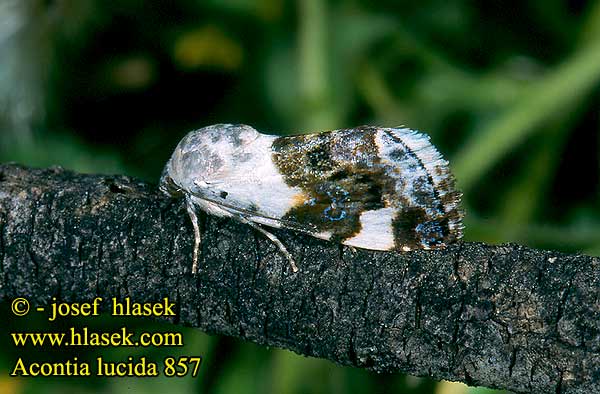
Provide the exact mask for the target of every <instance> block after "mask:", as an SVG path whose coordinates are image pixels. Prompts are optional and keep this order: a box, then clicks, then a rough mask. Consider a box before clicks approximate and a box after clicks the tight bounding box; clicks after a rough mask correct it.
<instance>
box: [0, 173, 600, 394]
mask: <svg viewBox="0 0 600 394" xmlns="http://www.w3.org/2000/svg"><path fill="white" fill-rule="evenodd" d="M275 233H276V234H277V235H278V236H279V238H280V239H281V240H282V241H283V242H284V244H285V245H286V246H287V247H288V249H289V250H290V252H291V253H292V254H293V255H294V256H295V258H296V261H297V264H298V267H299V268H300V271H299V272H298V273H295V274H294V273H292V272H291V270H290V268H289V265H288V262H287V260H285V258H284V257H283V256H282V255H281V254H280V253H279V252H278V250H277V248H276V247H275V245H273V244H272V243H270V242H269V241H268V240H267V239H266V238H264V237H263V236H262V235H260V234H257V233H255V232H254V231H253V230H252V229H250V228H249V227H248V226H244V225H241V224H238V223H235V222H233V221H231V220H225V219H215V218H211V217H206V216H203V217H202V235H203V243H202V250H201V259H200V262H199V263H200V264H199V266H200V272H199V274H198V275H196V276H192V275H191V274H190V269H191V257H192V241H193V240H192V238H193V235H192V227H191V224H190V221H189V218H188V216H187V214H186V212H185V209H184V207H183V204H182V202H181V201H177V200H169V199H166V198H164V197H162V196H160V195H159V194H158V192H157V190H156V187H155V186H154V185H148V184H145V183H143V182H140V181H137V180H134V179H131V178H127V177H122V176H101V175H82V174H76V173H73V172H69V171H65V170H62V169H60V168H52V169H42V170H38V169H30V168H26V167H21V166H17V165H2V166H0V300H2V301H4V302H6V301H9V300H11V299H12V298H15V297H27V298H29V299H30V301H31V302H33V303H36V302H37V303H39V304H45V303H47V302H48V300H49V299H50V298H51V297H53V296H55V297H57V298H59V299H61V300H64V301H91V300H92V299H93V298H94V297H95V296H101V297H103V298H104V299H109V298H110V297H115V296H116V297H126V296H129V297H131V299H132V300H134V301H142V302H147V301H158V300H161V299H162V298H163V297H169V298H171V299H172V300H174V301H175V302H176V304H177V317H176V318H175V319H173V323H176V324H184V325H189V326H194V327H198V328H199V329H201V330H203V331H205V332H208V333H215V334H222V335H230V336H235V337H239V338H243V339H247V340H250V341H253V342H256V343H259V344H264V345H270V346H279V347H283V348H287V349H291V350H294V351H296V352H298V353H300V354H305V355H311V356H315V357H321V358H326V359H329V360H332V361H335V362H337V363H340V364H344V365H353V366H356V367H360V368H368V369H372V370H376V371H388V372H389V371H391V372H394V371H401V372H407V373H410V374H415V375H420V376H430V377H433V378H436V379H450V380H459V381H463V382H466V383H468V384H471V385H482V386H488V387H497V388H506V389H510V390H513V391H515V392H535V393H599V392H600V260H599V259H598V258H594V257H587V256H574V255H565V254H561V253H557V252H551V251H540V250H534V249H530V248H526V247H523V246H519V245H513V244H507V245H498V246H496V245H494V246H492V245H485V244H481V243H459V244H456V245H452V246H450V247H448V248H447V249H445V250H442V251H419V252H411V253H404V254H400V253H392V252H374V251H366V250H356V251H352V250H351V249H349V248H346V247H341V246H339V245H336V244H332V243H329V242H325V241H320V240H316V239H313V238H311V237H307V236H303V235H300V234H296V233H293V232H290V231H275Z"/></svg>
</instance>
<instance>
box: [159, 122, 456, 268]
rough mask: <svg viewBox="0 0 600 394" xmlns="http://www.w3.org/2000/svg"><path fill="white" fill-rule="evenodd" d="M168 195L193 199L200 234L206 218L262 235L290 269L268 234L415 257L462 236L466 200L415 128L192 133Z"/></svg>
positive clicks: (181, 148) (167, 182) (224, 128)
mask: <svg viewBox="0 0 600 394" xmlns="http://www.w3.org/2000/svg"><path fill="white" fill-rule="evenodd" d="M161 190H163V191H164V192H167V193H169V194H171V195H175V194H177V193H181V194H183V195H185V196H186V202H187V204H188V212H190V217H191V218H192V224H193V226H194V232H195V252H194V265H193V271H194V272H196V267H197V256H198V248H199V245H200V234H199V230H197V219H195V217H194V216H195V212H196V211H197V210H203V211H205V212H207V213H209V214H212V215H216V216H227V217H231V218H233V219H236V220H238V221H240V222H242V223H245V224H247V225H250V226H252V227H253V228H255V229H256V230H257V231H259V232H261V233H262V234H263V235H265V236H266V237H267V238H269V239H270V240H271V241H272V242H273V243H275V245H276V246H277V247H278V248H279V250H280V251H281V252H282V254H283V255H284V256H285V257H286V258H287V259H288V260H289V261H290V266H291V267H292V269H293V271H296V270H297V268H296V266H295V263H294V260H293V257H292V255H291V254H290V253H289V252H288V251H287V249H286V248H285V246H284V245H283V243H281V242H280V241H279V239H277V237H275V235H273V234H272V233H270V232H268V231H267V230H266V229H265V228H263V227H262V226H269V227H275V228H285V229H291V230H294V231H300V232H303V233H307V234H309V235H312V236H314V237H317V238H322V239H330V240H333V241H336V242H340V243H343V244H346V245H350V246H355V247H359V248H365V249H375V250H398V251H409V250H414V249H435V248H440V247H444V246H445V245H447V244H448V243H450V242H453V241H455V240H457V239H460V238H461V236H462V216H463V214H462V211H461V209H460V197H461V195H460V192H458V191H457V190H456V189H455V187H454V178H453V176H452V174H451V173H450V170H449V168H448V162H447V161H445V160H444V159H443V158H442V156H441V155H440V153H439V152H438V151H437V150H436V149H435V147H433V145H431V143H430V142H429V138H428V137H427V136H425V135H424V134H421V133H419V132H416V131H413V130H410V129H406V128H379V127H371V126H362V127H358V128H354V129H344V130H334V131H328V132H323V133H316V134H308V135H307V134H305V135H298V136H288V137H275V136H271V135H265V134H261V133H259V132H258V131H256V130H254V129H253V128H251V127H250V126H244V125H227V124H221V125H214V126H208V127H205V128H203V129H200V130H196V131H193V132H191V133H189V134H188V135H187V136H186V137H184V139H183V140H182V141H181V142H180V143H179V145H178V146H177V148H176V149H175V152H174V153H173V156H172V157H171V159H170V160H169V162H168V163H167V166H166V167H165V176H163V178H162V179H161Z"/></svg>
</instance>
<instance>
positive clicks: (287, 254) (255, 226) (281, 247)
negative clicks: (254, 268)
mask: <svg viewBox="0 0 600 394" xmlns="http://www.w3.org/2000/svg"><path fill="white" fill-rule="evenodd" d="M238 220H239V221H240V222H242V223H245V224H247V225H249V226H250V227H252V228H253V229H255V230H258V231H260V232H261V233H263V234H264V235H265V237H267V238H269V239H270V240H271V241H272V242H273V243H274V244H275V245H277V247H278V248H279V250H280V251H281V253H283V254H284V256H285V257H286V258H287V259H288V261H289V262H290V267H292V271H293V272H298V267H297V266H296V263H295V262H294V258H293V257H292V255H291V254H290V252H288V250H287V249H286V247H285V245H283V243H281V241H280V240H279V238H277V237H276V236H275V235H274V234H271V233H270V232H268V231H267V230H265V229H264V228H262V227H261V226H260V225H258V224H256V223H254V222H252V221H250V220H248V219H246V218H244V217H239V218H238Z"/></svg>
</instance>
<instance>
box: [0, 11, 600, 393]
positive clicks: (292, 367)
mask: <svg viewBox="0 0 600 394" xmlns="http://www.w3.org/2000/svg"><path fill="white" fill-rule="evenodd" d="M599 81H600V1H583V0H571V1H558V0H529V1H500V0H489V1H467V0H424V1H420V2H410V1H398V0H385V1H379V2H376V3H375V2H369V1H364V0H363V1H361V0H349V1H342V0H339V1H334V0H332V1H325V0H305V1H302V0H298V1H289V0H204V1H201V0H177V1H141V0H119V1H103V0H0V162H5V161H17V162H20V163H23V164H27V165H31V166H41V167H45V166H50V165H62V166H64V167H66V168H70V169H74V170H77V171H82V172H91V173H119V174H128V175H133V176H137V177H141V178H143V179H145V180H148V181H152V182H157V180H158V177H159V174H160V171H161V169H162V166H163V164H164V163H165V161H166V160H167V159H168V157H169V155H170V153H171V151H172V149H173V148H174V146H175V144H176V143H177V142H178V140H179V139H180V138H181V137H182V136H183V135H184V134H185V133H186V132H187V131H189V130H191V129H194V128H198V127H201V126H204V125H208V124H212V123H247V124H250V125H253V126H255V127H256V128H257V129H259V130H261V131H265V132H268V133H279V134H286V133H298V132H309V131H314V130H326V129H334V128H345V127H352V126H356V125H361V124H375V125H385V126H397V125H406V126H409V127H412V128H416V129H419V130H422V131H425V132H427V133H428V134H430V135H431V137H432V140H433V142H434V143H435V145H436V146H438V148H439V149H440V150H441V151H442V152H443V153H444V155H445V156H446V157H447V158H448V159H449V160H450V163H451V167H452V168H453V170H454V173H455V175H456V177H457V179H458V184H459V187H460V188H461V189H462V190H463V191H464V194H465V197H464V200H465V203H464V205H465V210H466V212H467V217H466V220H465V225H466V239H467V240H477V241H485V242H491V243H500V242H508V241H514V242H519V243H522V244H526V245H530V246H533V247H543V248H551V249H557V250H562V251H567V252H582V253H587V254H592V255H600V205H599V204H598V202H599V197H600V196H599V182H598V180H599V174H600V160H599V158H600V155H599V151H600V141H599V138H598V135H599V133H598V132H599V131H600V116H599V114H600V111H599V110H600V106H599V104H600V89H599V87H600V84H599ZM2 308H3V309H2V312H3V315H8V314H9V312H8V309H7V307H6V305H3V306H2ZM8 322H9V324H8V327H4V328H2V332H3V334H2V335H3V337H4V339H5V338H6V337H7V335H8V334H7V332H8V331H10V330H15V329H24V328H26V327H27V328H29V329H31V328H32V327H35V328H36V329H39V330H51V329H52V328H53V327H54V328H55V325H49V324H48V323H46V322H44V321H43V320H42V319H35V318H34V317H27V318H23V319H22V320H19V321H16V320H15V319H14V318H9V319H8ZM74 322H75V323H73V322H69V321H67V322H65V324H67V325H68V324H81V322H79V323H77V321H74ZM87 323H89V322H88V321H86V324H87ZM91 324H92V325H94V326H97V327H102V328H103V329H109V330H110V329H117V328H118V327H120V326H122V324H123V323H122V321H121V320H118V321H113V320H111V319H109V318H104V319H94V322H93V323H91ZM129 324H130V326H131V327H138V328H139V329H148V330H150V329H154V330H163V331H164V330H168V329H172V327H170V326H165V325H161V324H159V323H155V322H148V321H146V320H134V321H131V322H129ZM177 329H178V330H180V331H182V332H183V333H184V335H185V340H186V346H185V347H184V348H183V349H175V350H173V349H165V348H162V349H145V350H139V349H136V350H134V354H135V355H137V356H139V355H147V356H148V357H149V358H151V359H155V360H158V359H160V358H162V357H164V356H165V355H176V354H179V353H180V354H187V355H201V356H203V357H204V362H203V365H202V366H201V371H200V376H199V377H198V378H195V379H193V378H186V379H167V378H157V379H122V378H113V379H104V380H102V379H92V380H89V379H75V378H71V379H55V378H52V379H48V378H45V379H14V378H8V377H7V374H6V373H3V374H2V376H1V377H0V392H1V393H55V392H56V393H65V392H66V393H69V392H73V393H79V392H85V393H122V392H123V393H124V392H128V393H129V392H148V393H162V392H172V393H193V392H202V393H329V392H331V393H345V392H358V393H360V392H364V393H368V392H380V393H438V394H450V393H466V392H468V393H486V392H491V390H487V389H481V388H467V387H466V386H464V385H453V384H449V383H435V382H433V381H429V380H427V379H421V378H414V377H409V376H402V375H376V374H371V373H367V372H364V371H361V370H356V369H352V368H343V367H339V366H336V365H334V364H332V363H329V362H326V361H323V360H316V359H309V358H304V357H301V356H297V355H295V354H293V353H290V352H287V351H282V350H277V349H265V348H262V347H258V346H255V345H253V344H249V343H242V342H239V341H236V340H232V339H229V338H218V337H211V336H207V335H204V334H202V333H200V332H198V331H197V330H191V329H185V328H177ZM7 330H8V331H7ZM4 349H5V350H3V352H2V354H1V355H0V367H1V369H2V370H3V371H8V370H9V368H10V367H11V365H12V363H13V362H14V358H15V356H16V355H18V354H21V353H22V352H23V351H20V352H18V351H16V350H15V349H14V346H11V345H10V344H6V346H4ZM26 351H27V352H30V353H31V354H34V355H35V354H36V353H34V350H33V349H27V350H26ZM80 351H81V350H80ZM40 354H41V355H43V356H44V357H48V358H51V359H61V358H64V355H65V352H64V351H60V352H58V351H57V352H53V351H47V350H45V351H44V353H40ZM86 354H87V355H88V356H90V357H95V356H96V355H98V354H110V355H113V356H114V357H117V358H122V357H127V356H128V355H130V354H131V349H126V350H123V349H111V350H109V351H105V352H95V351H91V350H90V351H86ZM82 356H84V355H82Z"/></svg>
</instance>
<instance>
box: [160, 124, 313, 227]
mask: <svg viewBox="0 0 600 394" xmlns="http://www.w3.org/2000/svg"><path fill="white" fill-rule="evenodd" d="M252 131H254V132H255V133H254V134H252ZM242 137H243V138H244V139H245V141H244V142H243V143H242V144H241V145H240V146H235V144H232V143H231V142H230V141H228V140H227V139H226V138H221V139H219V140H217V141H214V142H213V141H204V143H203V144H201V145H198V146H194V145H192V144H188V145H186V144H183V145H181V146H179V147H178V149H177V150H176V154H175V155H174V157H173V159H172V162H171V163H170V165H171V174H172V177H173V179H174V181H175V183H177V184H178V185H179V187H181V188H182V189H185V190H195V191H196V192H197V194H196V196H195V198H194V199H193V201H194V202H195V203H197V205H199V206H201V207H202V208H206V204H204V205H203V204H198V200H201V199H203V198H205V199H207V200H210V201H213V202H214V201H218V202H220V203H223V204H224V205H228V206H231V207H232V208H238V209H241V210H249V211H254V212H255V213H256V215H259V216H266V217H268V218H281V217H282V216H283V215H284V214H285V213H286V212H287V211H288V210H289V209H290V207H291V206H293V199H294V196H296V195H298V194H300V193H301V192H302V190H301V189H299V188H295V187H290V186H289V185H287V184H286V183H285V181H284V179H283V176H282V175H281V174H280V173H279V171H278V170H277V168H276V167H275V164H274V163H273V160H272V151H271V145H272V143H273V140H275V138H276V137H275V136H270V135H265V134H259V133H258V132H256V131H255V130H254V129H251V130H250V131H249V132H248V133H244V134H242ZM194 150H195V151H198V152H199V151H201V150H204V151H207V150H210V151H212V152H214V160H208V161H207V162H204V163H202V164H198V165H191V166H190V165H189V163H185V162H184V161H183V160H182V157H183V155H184V154H186V153H187V154H193V153H194V152H193V151H194ZM216 163H218V165H217V164H216ZM223 195H226V198H222V197H221V196H223ZM228 210H229V209H228Z"/></svg>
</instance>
